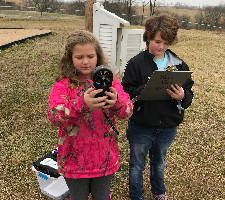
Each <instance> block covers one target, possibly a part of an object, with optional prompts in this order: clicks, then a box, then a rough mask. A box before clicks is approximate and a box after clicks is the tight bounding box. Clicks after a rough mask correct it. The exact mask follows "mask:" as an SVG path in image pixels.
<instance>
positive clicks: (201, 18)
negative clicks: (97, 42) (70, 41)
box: [0, 0, 225, 30]
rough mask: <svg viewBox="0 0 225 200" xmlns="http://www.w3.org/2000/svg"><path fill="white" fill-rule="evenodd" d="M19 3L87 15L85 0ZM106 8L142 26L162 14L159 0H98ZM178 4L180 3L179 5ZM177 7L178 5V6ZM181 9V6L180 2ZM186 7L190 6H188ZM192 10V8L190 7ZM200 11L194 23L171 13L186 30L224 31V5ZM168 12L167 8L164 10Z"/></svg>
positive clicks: (27, 7) (23, 6) (0, 0)
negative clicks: (148, 19) (137, 7)
mask: <svg viewBox="0 0 225 200" xmlns="http://www.w3.org/2000/svg"><path fill="white" fill-rule="evenodd" d="M22 1H23V4H20V9H21V10H30V9H32V8H33V9H34V10H36V11H38V12H40V15H41V16H42V15H43V13H44V12H50V13H64V14H69V15H78V16H85V0H74V1H71V2H63V1H61V0H44V1H43V0H22ZM99 2H101V3H102V4H103V6H104V8H105V9H106V10H108V11H110V12H112V13H115V14H116V15H117V16H119V17H121V18H123V19H125V20H127V21H129V22H130V24H133V25H143V24H144V22H145V20H146V19H147V18H148V17H149V16H151V15H158V14H160V12H161V11H160V9H158V8H160V6H162V5H160V4H159V0H139V1H137V0H102V1H99ZM137 2H139V4H138V6H139V9H141V14H140V12H139V14H138V13H137V10H136V6H137ZM3 4H4V5H7V4H10V5H13V6H15V9H18V5H15V4H13V3H12V2H5V1H3V0H0V6H1V5H3ZM176 6H177V5H176ZM176 6H175V7H176ZM145 8H148V9H149V15H148V16H146V15H144V11H145ZM179 8H182V6H181V5H180V6H179ZM185 9H188V7H187V6H185ZM190 9H193V7H190ZM198 10H199V12H198V13H197V14H196V15H195V16H194V20H195V21H194V22H193V21H192V22H191V16H189V15H187V14H181V15H178V14H177V13H169V12H168V13H169V14H171V15H173V16H174V17H176V19H177V20H178V22H179V24H180V28H183V29H193V28H194V29H201V30H225V25H224V24H225V4H224V5H220V6H206V7H203V8H201V9H198ZM163 12H165V11H163Z"/></svg>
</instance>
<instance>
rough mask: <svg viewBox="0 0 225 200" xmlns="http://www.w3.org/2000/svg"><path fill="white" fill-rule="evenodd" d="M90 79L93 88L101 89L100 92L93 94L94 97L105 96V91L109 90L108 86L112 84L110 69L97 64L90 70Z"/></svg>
mask: <svg viewBox="0 0 225 200" xmlns="http://www.w3.org/2000/svg"><path fill="white" fill-rule="evenodd" d="M92 80H93V84H94V87H95V89H103V91H102V92H100V93H98V94H97V95H95V97H102V96H105V92H106V91H107V92H109V91H110V90H109V88H110V87H111V86H112V82H113V73H112V71H111V70H110V69H109V68H108V67H106V66H104V65H100V66H97V67H96V68H95V69H94V70H93V72H92Z"/></svg>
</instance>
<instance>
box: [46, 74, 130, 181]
mask: <svg viewBox="0 0 225 200" xmlns="http://www.w3.org/2000/svg"><path fill="white" fill-rule="evenodd" d="M92 86H93V82H92V80H88V87H89V88H90V87H92ZM112 87H114V88H115V89H116V90H117V93H118V100H117V103H116V105H115V106H114V107H112V108H110V109H108V110H107V115H108V116H109V118H110V119H111V121H112V122H113V124H114V126H115V116H116V117H119V118H123V119H125V118H128V117H130V116H131V114H132V111H133V103H132V101H131V100H130V97H129V95H128V94H127V93H125V92H124V91H123V87H122V85H121V84H120V82H119V81H118V80H117V79H115V78H114V79H113V84H112ZM84 91H85V84H84V85H83V86H81V87H80V88H79V89H73V90H71V89H70V88H69V87H68V79H63V80H61V81H60V82H56V83H55V84H54V86H53V88H52V90H51V93H50V98H49V104H50V105H49V110H48V113H47V116H48V119H49V120H50V122H51V123H52V124H53V125H55V126H58V127H59V134H58V159H57V160H58V168H59V173H60V174H61V175H63V176H65V177H67V178H94V177H100V176H107V175H110V174H113V173H115V172H116V171H117V170H118V169H119V166H120V164H119V150H118V146H117V143H116V140H115V139H116V137H117V135H116V133H115V132H114V131H113V130H112V128H111V126H110V125H109V124H108V123H107V120H106V118H105V117H104V114H103V111H102V110H101V109H99V110H95V111H93V112H90V109H89V108H88V106H87V105H86V104H85V102H84V95H83V94H84ZM90 119H92V120H90ZM90 121H91V122H92V123H93V125H92V126H91V122H90ZM93 128H94V130H93Z"/></svg>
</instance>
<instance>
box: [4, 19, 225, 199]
mask: <svg viewBox="0 0 225 200" xmlns="http://www.w3.org/2000/svg"><path fill="white" fill-rule="evenodd" d="M0 26H1V27H18V28H31V29H33V28H41V29H47V30H51V31H52V32H53V33H52V34H51V35H50V36H46V37H43V38H37V39H34V40H30V41H28V42H26V43H24V44H19V45H15V46H14V47H12V48H9V49H7V50H4V51H0V88H1V90H0V95H1V98H0V110H1V120H0V139H1V140H0V147H1V160H0V161H1V162H0V174H1V179H0V183H1V187H0V190H1V191H0V199H4V200H8V199H13V200H21V199H24V200H28V199H29V200H30V199H35V200H43V199H46V200H47V199H50V198H48V197H46V196H44V195H42V194H41V192H40V190H39V185H38V182H37V179H36V176H35V174H34V173H33V172H32V170H31V167H32V163H33V162H34V161H36V160H37V159H39V158H40V157H42V156H43V155H45V154H46V153H48V152H49V151H52V150H53V149H54V148H55V147H56V146H57V129H56V128H55V127H53V126H52V125H51V124H50V123H49V122H48V120H47V118H46V112H47V109H48V97H49V92H50V90H51V87H52V85H53V83H54V79H55V77H56V74H57V67H58V63H59V60H60V58H61V55H62V53H63V46H64V41H65V39H66V37H67V36H68V35H69V34H70V33H71V32H73V31H75V30H77V29H83V28H84V21H83V20H82V19H75V18H73V19H68V18H66V19H63V18H61V19H31V18H29V19H23V18H13V19H10V18H2V19H0ZM139 28H140V27H139ZM179 40H180V42H179V43H178V44H177V45H175V46H173V47H172V48H171V49H173V50H174V51H175V52H176V53H177V55H178V56H180V57H181V58H183V60H184V61H186V63H187V64H188V65H189V67H190V69H191V70H193V71H194V73H193V79H194V81H195V85H194V88H193V90H194V93H195V99H194V101H193V104H192V106H191V107H190V108H189V109H188V110H187V111H186V117H185V120H184V122H183V123H182V124H181V125H180V126H179V130H178V134H177V137H176V139H175V141H174V143H173V144H172V147H171V148H170V150H169V152H168V156H167V165H166V171H165V182H166V186H167V191H168V195H169V196H170V197H172V198H173V199H175V200H190V199H192V200H202V199H205V200H224V199H225V190H224V185H225V145H224V144H225V131H224V130H225V104H224V102H225V75H224V74H225V69H224V62H225V53H224V52H225V51H224V50H225V49H224V43H225V34H224V33H223V32H220V33H217V32H204V31H197V30H180V31H179ZM117 121H118V128H119V132H120V136H119V148H120V152H121V155H120V158H121V167H120V170H119V171H118V172H117V173H116V174H115V177H114V179H113V183H112V186H111V192H110V193H111V197H112V200H125V199H128V162H129V146H128V142H127V140H126V137H125V131H126V126H127V122H126V121H121V120H117ZM144 187H145V198H146V199H149V194H150V189H149V188H150V185H149V166H148V163H147V165H146V170H145V173H144ZM67 199H68V198H67Z"/></svg>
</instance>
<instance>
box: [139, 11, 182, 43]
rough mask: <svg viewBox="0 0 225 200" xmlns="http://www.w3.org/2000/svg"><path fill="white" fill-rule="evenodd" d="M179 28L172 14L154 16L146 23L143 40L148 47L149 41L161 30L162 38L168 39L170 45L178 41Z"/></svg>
mask: <svg viewBox="0 0 225 200" xmlns="http://www.w3.org/2000/svg"><path fill="white" fill-rule="evenodd" d="M178 29H179V24H178V22H177V20H176V19H175V18H174V17H172V16H171V15H169V14H166V13H164V14H161V15H158V16H152V17H150V18H149V19H148V20H147V21H146V23H145V32H144V35H143V40H144V41H145V42H146V46H147V47H148V46H149V41H150V40H153V39H154V38H155V35H156V33H157V32H158V31H160V32H161V37H162V39H163V40H165V41H167V42H168V43H169V45H172V44H175V43H177V42H178V39H177V31H178Z"/></svg>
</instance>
